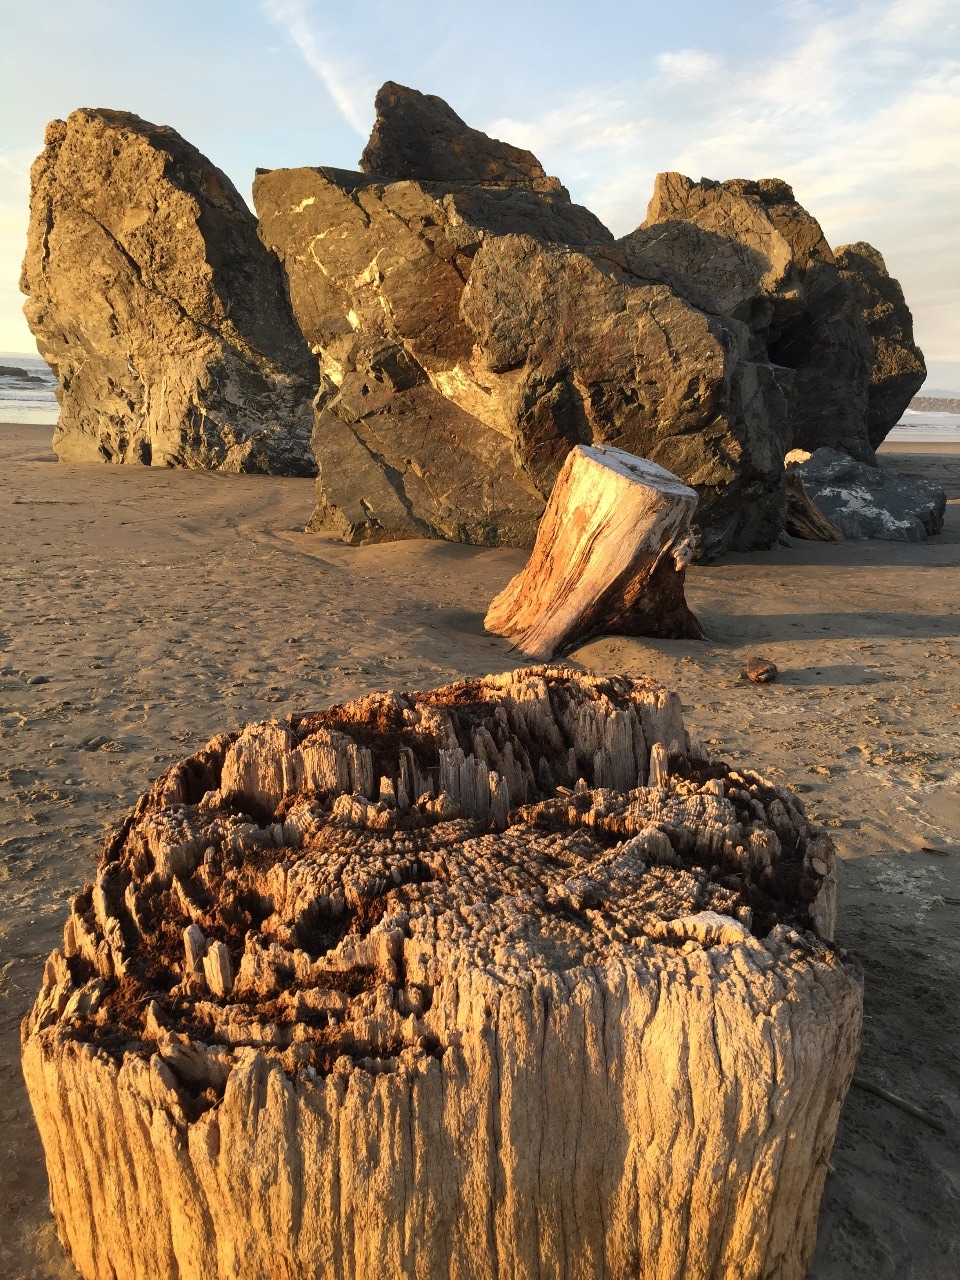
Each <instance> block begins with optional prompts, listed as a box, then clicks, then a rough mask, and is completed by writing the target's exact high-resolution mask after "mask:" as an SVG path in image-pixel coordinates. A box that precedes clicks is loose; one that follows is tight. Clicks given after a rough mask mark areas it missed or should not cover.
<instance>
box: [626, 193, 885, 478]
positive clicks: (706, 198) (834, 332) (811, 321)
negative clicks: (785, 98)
mask: <svg viewBox="0 0 960 1280" xmlns="http://www.w3.org/2000/svg"><path fill="white" fill-rule="evenodd" d="M692 228H693V229H692ZM694 229H695V230H694ZM621 243H622V244H623V246H624V250H625V252H626V253H627V254H628V256H629V258H630V261H631V263H632V265H633V267H634V269H635V270H637V271H641V272H646V273H648V274H651V275H652V274H654V273H657V278H659V279H663V280H666V281H667V282H668V283H670V284H671V285H672V287H673V288H675V289H677V290H678V291H679V292H680V293H682V294H683V296H684V297H687V298H690V300H691V301H693V302H694V303H695V305H697V306H699V307H702V308H705V309H707V310H710V309H714V310H716V311H718V312H720V313H721V314H723V315H728V316H731V317H734V318H736V319H739V320H742V321H743V322H744V323H745V324H747V325H748V326H749V328H750V330H751V333H752V335H753V347H752V354H753V356H754V358H756V359H760V358H763V357H765V358H768V359H769V360H770V361H771V362H772V363H773V364H775V365H780V366H785V367H786V368H788V369H790V370H792V371H793V381H792V392H791V394H790V430H791V435H792V440H793V445H794V446H795V447H797V448H802V449H807V450H813V449H817V448H819V447H820V446H829V447H833V448H839V449H843V450H844V451H845V452H847V453H849V454H850V455H851V456H853V457H855V458H859V459H860V460H861V461H862V462H868V463H869V462H873V460H874V452H873V445H872V444H871V442H870V439H869V436H868V432H867V408H868V392H869V387H870V379H871V370H872V367H873V358H874V353H873V342H872V341H871V337H870V333H869V332H868V328H867V324H866V322H865V320H864V317H863V315H862V314H861V305H860V300H859V297H858V294H857V293H856V292H855V290H854V289H853V288H852V287H851V285H850V283H849V282H848V280H846V279H845V278H844V275H843V274H842V273H841V271H840V269H839V267H838V265H837V263H836V261H835V259H834V255H833V252H832V251H831V249H830V246H829V245H828V244H827V241H826V239H825V238H824V235H823V232H822V230H821V229H820V225H819V223H818V222H817V221H816V219H815V218H813V217H812V216H811V215H810V214H809V213H807V211H806V210H805V209H803V208H802V207H801V206H800V205H799V204H798V203H797V201H796V200H795V199H794V195H793V191H792V190H791V188H790V187H789V186H788V185H787V184H786V183H785V182H782V181H780V180H779V179H776V178H764V179H761V180H760V181H758V182H750V181H746V180H744V179H736V180H733V181H730V182H714V181H711V180H709V179H706V178H704V179H702V180H701V181H700V182H693V181H691V179H690V178H687V177H684V175H683V174H679V173H662V174H659V175H658V177H657V181H656V185H655V188H654V193H653V197H652V198H651V201H650V206H649V209H648V211H647V219H646V221H645V223H644V224H643V225H642V226H641V227H640V228H638V229H637V231H635V232H633V233H632V234H631V235H629V236H626V237H624V240H623V241H622V242H621ZM711 299H712V302H711Z"/></svg>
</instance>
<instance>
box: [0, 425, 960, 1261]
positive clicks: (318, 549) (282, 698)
mask: <svg viewBox="0 0 960 1280" xmlns="http://www.w3.org/2000/svg"><path fill="white" fill-rule="evenodd" d="M49 439H50V428H49V427H31V426H0V491H2V495H3V501H2V505H0V525H2V531H0V559H2V577H3V593H2V599H0V604H2V617H0V642H2V643H0V648H2V653H0V689H2V698H0V744H2V747H0V883H2V886H3V895H2V899H0V1011H2V1017H0V1037H2V1042H0V1089H2V1101H0V1120H2V1124H0V1134H2V1138H0V1143H2V1147H0V1151H2V1155H0V1277H2V1278H4V1280H14V1278H21V1277H22V1278H24V1280H26V1278H27V1277H30V1280H47V1278H52V1277H60V1278H63V1277H72V1276H75V1274H76V1273H75V1272H74V1270H73V1268H72V1267H71V1266H70V1264H69V1262H68V1261H67V1260H66V1259H65V1257H64V1255H63V1253H62V1251H61V1249H60V1247H59V1245H58V1243H57V1239H56V1234H55V1231H54V1227H53V1223H52V1220H51V1219H50V1216H49V1208H48V1204H47V1199H46V1178H45V1173H44V1167H43V1157H42V1152H41V1148H40V1144H39V1140H38V1137H37V1135H36V1132H35V1129H34V1126H33V1121H32V1117H31V1113H30V1109H29V1105H28V1102H27V1099H26V1094H25V1092H24V1089H23V1084H22V1080H21V1076H20V1067H19V1024H20V1019H21V1018H22V1016H23V1015H24V1013H25V1012H26V1010H27V1009H28V1007H29V1005H30V1004H31V1003H32V1000H33V998H34V996H35V994H36V991H37V988H38V986H39V982H40V974H41V969H42V965H43V961H44V959H45V957H46V955H47V954H48V952H49V951H50V950H51V949H52V948H53V947H55V946H56V945H58V941H59V935H60V930H61V928H62V923H63V919H64V917H65V914H66V908H67V904H68V901H69V899H70V897H71V896H72V895H73V894H74V893H75V892H76V891H77V890H78V889H79V888H80V887H81V886H82V885H83V884H84V883H85V882H86V881H87V880H89V879H90V877H91V874H92V871H93V867H94V865H95V861H96V857H97V854H98V851H99V845H100V841H101V838H102V835H103V833H104V830H105V829H106V828H109V827H110V826H112V825H113V824H114V823H116V822H117V821H118V820H119V819H120V818H121V817H122V815H123V813H124V811H125V810H126V809H127V808H128V807H129V806H130V805H131V804H132V803H133V801H134V800H135V799H136V797H137V795H138V794H139V793H140V792H141V791H143V790H145V789H146V787H147V784H148V783H149V782H150V781H151V780H152V779H153V778H154V777H156V775H157V774H158V773H160V772H162V770H164V769H165V768H166V767H167V766H168V765H169V764H171V763H172V762H174V761H175V760H177V759H179V758H181V757H182V756H185V755H187V754H189V753H190V752H192V751H193V750H195V749H196V748H198V747H199V746H201V745H202V744H203V743H204V742H205V741H206V739H208V738H209V737H210V736H212V735H213V734H214V733H216V732H219V731H222V730H224V729H231V728H235V727H237V726H239V725H240V724H242V723H245V722H247V721H250V720H258V719H265V718H268V717H271V716H277V715H283V714H285V713H287V712H288V711H295V710H296V711H304V710H309V709H313V708H317V707H319V706H322V705H326V704H328V703H330V702H334V701H341V700H344V699H347V698H351V697H355V696H357V695H358V694H361V693H365V692H367V691H370V690H373V689H385V688H391V687H407V688H427V687H430V686H433V685H435V684H440V683H443V682H445V681H448V680H451V679H454V678H456V677H459V676H463V675H478V674H482V673H486V672H493V671H503V670H507V669H509V668H511V667H515V666H519V665H522V664H521V661H520V660H519V658H518V655H516V654H515V653H512V652H511V651H510V649H509V646H508V645H507V643H506V642H505V641H502V640H500V639H496V638H492V637H490V636H487V635H485V633H484V632H483V628H482V620H483V615H484V613H485V610H486V607H487V604H488V603H489V601H490V600H491V599H492V597H493V596H494V595H495V594H496V593H497V592H498V591H499V590H500V589H501V588H502V587H503V586H504V585H505V583H506V582H507V580H508V579H509V578H510V577H511V576H512V575H513V574H514V573H516V572H517V571H518V569H519V568H520V567H521V565H522V564H523V562H524V559H525V553H524V552H522V551H514V550H492V551H491V550H482V549H476V548H469V547H462V546H454V545H450V544H444V543H426V542H403V543H392V544H387V545H381V546H374V547H367V548H360V549H351V548H348V547H346V546H344V545H343V544H342V543H339V542H337V541H335V540H334V539H332V538H327V537H321V536H317V535H312V534H311V535H308V534H305V533H303V527H304V525H305V524H306V522H307V520H308V519H309V517H310V514H311V511H312V508H313V482H312V481H310V480H296V479H275V478H271V477H247V476H225V475H220V474H213V473H208V472H197V471H172V470H165V469H150V468H136V467H124V468H117V467H107V466H104V467H92V466H91V467H80V466H68V465H63V464H59V463H57V462H56V461H55V459H54V456H53V454H52V453H51V452H50V448H49ZM881 460H882V464H883V465H884V466H886V467H889V468H891V469H895V470H896V469H899V470H905V471H915V472H918V473H920V474H923V475H926V476H928V477H930V478H933V479H936V480H938V481H939V483H941V484H943V485H944V487H945V488H946V489H947V493H948V497H949V499H950V505H949V507H948V512H947V520H946V527H945V530H944V532H943V534H942V535H941V536H939V537H937V538H934V539H932V540H930V541H929V542H926V543H923V544H919V545H910V544H899V543H889V542H844V543H831V544H826V543H804V542H800V541H796V540H794V541H793V543H792V545H791V546H789V547H778V548H777V549H775V550H772V551H768V552H762V553H759V552H758V553H752V554H739V555H730V556H727V557H725V558H724V559H723V560H722V561H721V562H720V563H717V564H714V565H710V566H706V567H695V568H693V569H692V570H691V571H690V572H689V575H688V580H687V581H688V591H687V598H688V600H689V602H690V604H691V606H692V607H693V608H694V610H695V611H696V612H697V614H698V615H699V617H700V619H701V621H702V623H703V626H704V629H705V631H706V632H707V636H708V639H707V641H706V642H703V643H701V642H697V641H647V640H629V639H624V638H601V639H598V640H594V641H592V642H591V643H589V644H587V645H585V646H583V647H582V648H580V649H579V650H577V651H576V652H575V653H574V654H572V655H571V656H570V661H571V663H572V664H574V665H576V664H579V665H581V666H583V667H585V668H587V669H589V670H591V671H596V672H601V673H608V672H627V673H632V674H638V675H639V674H643V675H650V676H653V677H654V678H656V679H659V680H660V681H662V682H663V683H664V684H665V685H667V686H668V687H670V688H673V689H676V690H678V691H679V692H680V694H681V696H682V698H683V703H684V709H685V719H686V721H687V724H688V726H689V728H690V730H691V732H693V733H695V734H697V735H698V736H699V737H701V738H702V739H703V740H704V741H706V742H707V743H708V744H709V745H710V747H711V748H712V750H713V752H714V754H716V755H717V756H721V757H722V758H724V759H728V760H730V761H731V762H739V763H743V764H746V765H749V766H751V767H753V768H756V769H758V770H759V771H760V772H762V773H764V774H766V775H767V776H769V777H771V778H773V779H775V780H776V781H777V782H780V783H783V784H785V785H788V786H791V787H793V788H794V789H795V790H796V791H797V792H799V793H800V794H802V795H803V797H804V799H805V801H806V802H807V804H808V806H809V808H810V809H811V810H812V812H813V813H814V815H815V816H816V817H817V818H818V820H819V821H822V822H823V823H825V824H826V825H827V827H828V829H829V830H830V831H831V834H832V835H833V837H834V839H835V841H836V844H837V847H838V851H839V853H840V856H841V868H840V912H839V926H838V937H839V941H840V943H841V944H842V945H843V946H844V947H846V948H847V949H848V950H849V951H850V952H851V953H853V955H855V956H856V957H857V959H858V960H859V961H860V963H861V964H862V966H863V968H864V973H865V982H866V1022H865V1031H864V1041H863V1050H862V1055H861V1062H860V1067H859V1072H858V1074H859V1076H860V1077H861V1078H862V1079H863V1080H865V1081H867V1082H872V1083H873V1084H875V1085H878V1086H880V1087H881V1088H884V1089H886V1090H889V1091H891V1092H893V1093H895V1094H897V1095H898V1096H900V1097H901V1098H904V1099H907V1100H909V1101H910V1102H912V1103H913V1104H915V1106H917V1107H919V1108H921V1109H922V1110H924V1111H925V1112H928V1113H930V1114H931V1115H932V1116H933V1117H934V1118H935V1119H936V1120H937V1121H938V1125H939V1127H934V1126H933V1125H930V1124H928V1123H925V1122H924V1121H923V1120H921V1119H918V1118H917V1117H916V1116H914V1115H912V1114H909V1113H908V1112H906V1111H904V1110H902V1109H900V1108H897V1107H895V1106H892V1105H891V1104H890V1103H889V1102H886V1101H884V1100H882V1099H881V1098H879V1097H877V1096H875V1095H873V1094H871V1093H869V1092H867V1091H865V1090H863V1089H861V1088H856V1087H855V1088H854V1089H852V1090H851V1093H850V1095H849V1097H848V1099H847V1103H846V1106H845V1109H844V1113H843V1117H842V1120H841V1126H840V1131H839V1135H838V1139H837V1144H836V1147H835V1150H834V1154H833V1161H832V1163H833V1172H832V1174H831V1176H830V1178H829V1180H828V1183H827V1191H826V1195H825V1199H824V1203H823V1209H822V1213H821V1221H820V1239H819V1244H818V1248H817V1253H816V1257H815V1261H814V1265H813V1268H812V1271H811V1276H812V1277H814V1278H815V1280H894V1278H896V1280H956V1277H957V1276H958V1275H960V1138H958V1135H960V1085H958V1072H957V1061H958V1055H960V1021H958V1019H957V1014H956V992H957V990H958V984H960V930H958V922H960V915H958V913H960V752H958V746H957V744H958V727H960V446H958V445H949V444H937V445H926V446H924V445H913V444H911V446H910V452H909V453H905V452H903V451H901V447H900V446H898V445H897V446H885V447H884V448H883V450H882V451H881ZM758 653H759V654H763V655H765V656H767V657H769V658H771V659H772V660H773V661H774V662H776V663H777V665H778V666H779V668H780V671H781V676H780V679H779V680H778V681H777V682H776V683H775V684H772V685H768V686H754V685H751V684H749V683H747V682H745V681H743V680H741V679H740V672H741V670H742V668H743V666H744V662H745V660H746V658H747V657H748V656H750V655H752V654H758Z"/></svg>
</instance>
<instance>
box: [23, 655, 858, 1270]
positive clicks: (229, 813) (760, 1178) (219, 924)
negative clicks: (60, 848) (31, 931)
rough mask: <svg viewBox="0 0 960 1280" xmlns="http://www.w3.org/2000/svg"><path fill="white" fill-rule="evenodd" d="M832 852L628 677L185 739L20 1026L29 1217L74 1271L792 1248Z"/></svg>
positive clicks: (830, 1087) (487, 687)
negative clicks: (43, 1163) (48, 1207)
mask: <svg viewBox="0 0 960 1280" xmlns="http://www.w3.org/2000/svg"><path fill="white" fill-rule="evenodd" d="M833 858H834V855H833V849H832V845H831V843H830V840H829V838H828V837H827V836H826V835H825V834H824V833H823V832H822V831H821V830H820V829H818V828H816V827H814V826H813V825H812V824H811V823H810V822H809V821H808V820H807V818H806V817H805V815H804V812H803V808H802V804H801V803H800V801H798V800H797V799H796V798H795V797H793V796H791V795H790V794H789V793H788V792H786V791H784V790H783V789H782V788H779V787H775V786H773V785H772V784H770V783H767V782H765V781H764V780H763V779H762V778H761V777H760V776H759V775H757V774H755V773H752V772H750V771H749V770H737V769H733V768H731V767H730V766H728V765H727V764H725V763H722V762H719V761H712V760H709V759H707V757H706V756H705V753H704V752H703V750H702V748H700V747H699V745H698V744H697V743H695V742H693V741H691V740H690V739H689V737H688V735H687V734H686V732H685V730H684V728H683V723H682V720H681V717H680V706H679V699H678V698H677V696H676V695H675V694H668V693H666V692H665V691H664V690H662V689H660V688H659V687H657V686H655V685H653V684H650V683H648V682H645V681H637V682H631V681H629V680H626V679H622V678H618V679H597V678H593V677H590V676H583V675H575V674H574V673H572V672H569V671H565V670H563V669H560V668H550V667H541V668H531V669H528V670H525V671H519V672H514V673H511V674H508V675H504V676H497V677H487V678H485V679H483V680H476V681H463V682H460V683H458V684H454V685H450V686H447V687H445V688H442V689H438V690H433V691H431V692H429V693H420V694H393V693H388V694H373V695H371V696H369V697H367V698H363V699H359V700H357V701H356V702H352V703H348V704H346V705H343V706H339V707H331V708H329V709H327V710H326V711H323V712H320V713H318V714H315V715H312V716H307V717H304V718H301V719H291V720H288V721H287V722H285V723H282V724H281V723H277V722H270V723H267V724H261V725H253V726H250V727H249V728H247V729H246V730H244V731H243V732H242V733H240V734H234V735H229V736H223V737H220V738H217V739H214V740H213V741H212V742H211V743H210V744H209V745H208V746H207V747H206V748H205V749H204V750H203V751H201V752H200V753H198V754H197V755H196V756H193V757H191V758H190V759H188V760H185V761H184V762H182V763H181V764H180V765H178V766H175V767H174V768H173V769H171V770H170V771H168V773H167V774H165V775H164V776H163V777H162V778H161V779H160V780H159V781H158V782H157V783H156V784H155V785H154V787H153V788H152V790H151V791H150V792H149V793H147V794H146V795H145V796H144V797H143V798H142V799H141V800H140V802H139V803H138V805H137V806H136V808H135V809H134V810H133V811H132V813H131V814H130V815H129V816H128V818H127V819H126V821H125V822H124V823H123V825H122V826H121V827H120V828H119V829H118V831H117V832H116V833H115V835H114V836H113V837H112V838H111V839H110V840H109V841H108V842H107V845H106V846H105V849H104V854H103V857H102V859H101V863H100V867H99V870H98V874H97V879H96V882H95V884H94V885H93V886H90V887H88V888H87V889H86V890H84V892H83V893H82V894H80V896H79V897H78V898H77V899H76V901H75V902H74V905H73V910H72V913H71V915H70V917H69V920H68V922H67V925H66V928H65V932H64V947H63V950H62V951H57V952H55V953H54V954H53V955H52V956H51V957H50V959H49V961H48V963H47V969H46V974H45V979H44V987H43V991H42V992H41V994H40V996H39V998H38V1000H37V1003H36V1005H35V1007H34V1010H33V1012H32V1013H31V1015H30V1017H29V1018H28V1019H27V1020H26V1021H25V1023H24V1042H23V1043H24V1070H25V1075H26V1079H27V1083H28V1088H29V1091H30V1096H31V1101H32V1103H33V1106H34V1109H35V1112H36V1114H37V1119H38V1123H39V1126H40V1129H41V1133H42V1136H43V1139H44V1144H45V1148H46V1153H47V1162H48V1169H49V1171H50V1178H51V1195H52V1204H53V1208H54V1212H55V1214H56V1217H57V1222H58V1227H59V1230H60V1234H61V1238H62V1239H63V1240H64V1243H65V1244H66V1246H67V1248H68V1249H69V1251H70V1253H71V1256H72V1257H73V1259H74V1261H75V1262H76V1264H77V1266H78V1267H79V1269H80V1271H81V1273H82V1274H83V1275H84V1276H85V1277H90V1278H91V1280H92V1278H93V1277H95V1276H99V1275H103V1274H106V1273H107V1272H108V1271H109V1272H110V1273H111V1274H118V1275H124V1276H128V1277H133V1278H134V1280H137V1278H139V1277H143V1278H144V1280H146V1278H147V1277H150V1278H151V1280H158V1278H159V1280H163V1278H164V1277H168V1276H169V1277H171V1278H172V1277H175V1276H176V1277H197V1278H199V1277H201V1276H202V1277H205V1278H207V1280H209V1278H210V1277H223V1278H224V1280H226V1277H228V1276H233V1275H236V1274H237V1273H238V1268H239V1269H240V1272H241V1273H242V1274H243V1275H244V1276H251V1277H252V1276H258V1277H259V1276H264V1277H266V1276H275V1275H278V1274H282V1275H284V1276H290V1277H300V1276H303V1277H306V1276H313V1275H324V1276H327V1277H331V1278H339V1277H369V1278H371V1280H372V1277H374V1276H376V1277H381V1276H398V1277H399V1276H410V1277H413V1276H417V1277H427V1278H428V1280H432V1278H433V1277H437V1280H439V1278H440V1277H449V1276H457V1277H464V1278H465V1280H466V1278H471V1280H472V1278H473V1277H476V1280H480V1278H481V1277H483V1278H484V1280H486V1278H487V1277H489V1276H490V1275H498V1276H501V1277H503V1278H504V1280H507V1278H512V1277H517V1278H518V1280H519V1277H520V1276H526V1275H530V1274H537V1275H540V1276H544V1277H555V1280H561V1278H565V1277H569V1276H572V1275H578V1276H583V1277H589V1278H592V1277H598V1278H599V1277H604V1278H611V1280H612V1277H615V1276H621V1275H625V1274H641V1275H644V1276H650V1277H654V1278H655V1280H667V1277H676V1276H679V1275H683V1276H684V1277H685V1280H697V1278H702V1280H707V1277H711V1278H712V1280H717V1278H720V1280H733V1277H737V1278H738V1280H743V1278H744V1277H746V1278H748V1280H750V1278H754V1277H755V1278H757V1280H759V1278H760V1277H765V1276H769V1275H771V1274H772V1273H773V1270H774V1268H775V1269H776V1274H777V1275H778V1276H781V1277H783V1278H784V1280H801V1278H802V1276H803V1275H805V1273H806V1267H807V1263H808V1261H809V1257H810V1253H811V1251H812V1247H813V1243H814V1234H815V1224H816V1216H817V1209H818V1204H819V1199H820V1194H821V1191H822V1185H823V1179H824V1176H825V1173H826V1167H827V1159H828V1156H829V1151H830V1147H831V1145H832V1142H833V1136H834V1132H835V1127H836V1122H837V1118H838V1115H839V1109H840V1105H841V1102H842V1099H843V1095H844V1093H845V1090H846V1087H847V1085H848V1083H849V1080H850V1077H851V1074H852V1071H853V1063H854V1058H855V1055H856V1049H857V1042H858V1034H859V1018H860V984H859V978H858V976H857V973H856V971H855V970H854V969H853V968H852V967H851V966H850V965H848V964H847V963H846V962H844V960H843V959H842V956H841V954H840V953H838V952H837V951H836V950H835V948H834V947H833V946H832V944H831V943H830V942H829V938H830V937H831V936H832V930H833V915H834V869H833ZM107 1152H110V1153H111V1155H110V1158H109V1159H108V1158H107V1157H106V1153H107Z"/></svg>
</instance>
